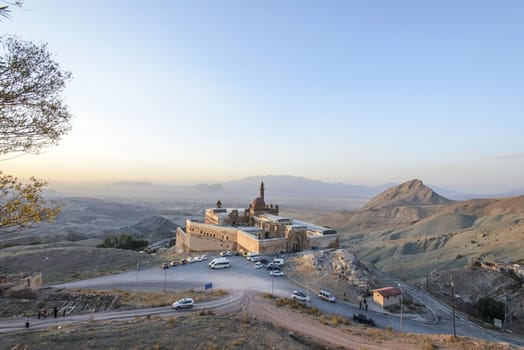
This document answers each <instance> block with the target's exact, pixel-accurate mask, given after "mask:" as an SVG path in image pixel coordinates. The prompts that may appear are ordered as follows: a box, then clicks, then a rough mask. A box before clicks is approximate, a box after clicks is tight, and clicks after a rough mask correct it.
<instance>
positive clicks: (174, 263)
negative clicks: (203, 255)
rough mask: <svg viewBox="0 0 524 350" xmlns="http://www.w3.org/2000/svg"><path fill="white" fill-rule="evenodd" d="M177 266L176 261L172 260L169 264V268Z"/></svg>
mask: <svg viewBox="0 0 524 350" xmlns="http://www.w3.org/2000/svg"><path fill="white" fill-rule="evenodd" d="M177 265H178V262H177V261H176V260H172V261H171V262H170V263H169V266H177Z"/></svg>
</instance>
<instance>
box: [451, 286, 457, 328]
mask: <svg viewBox="0 0 524 350" xmlns="http://www.w3.org/2000/svg"><path fill="white" fill-rule="evenodd" d="M450 279H451V308H452V310H453V337H454V338H456V337H457V330H456V328H455V283H453V277H451V278H450Z"/></svg>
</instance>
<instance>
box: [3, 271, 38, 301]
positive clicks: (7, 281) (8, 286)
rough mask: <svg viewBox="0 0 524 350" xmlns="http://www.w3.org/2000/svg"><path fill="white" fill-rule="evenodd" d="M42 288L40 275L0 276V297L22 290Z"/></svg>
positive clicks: (36, 273)
mask: <svg viewBox="0 0 524 350" xmlns="http://www.w3.org/2000/svg"><path fill="white" fill-rule="evenodd" d="M40 288H42V273H41V272H35V273H31V274H23V273H22V274H20V273H19V274H9V275H0V295H2V296H3V295H7V294H9V293H11V292H17V291H19V290H23V289H32V290H37V289H40Z"/></svg>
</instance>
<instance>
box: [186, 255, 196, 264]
mask: <svg viewBox="0 0 524 350" xmlns="http://www.w3.org/2000/svg"><path fill="white" fill-rule="evenodd" d="M186 261H187V262H188V263H190V264H191V263H194V262H195V258H193V257H192V256H189V257H188V258H187V259H186Z"/></svg>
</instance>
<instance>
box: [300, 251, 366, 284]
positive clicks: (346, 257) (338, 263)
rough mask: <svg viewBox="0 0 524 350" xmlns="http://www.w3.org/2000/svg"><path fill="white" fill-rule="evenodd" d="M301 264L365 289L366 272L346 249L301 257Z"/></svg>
mask: <svg viewBox="0 0 524 350" xmlns="http://www.w3.org/2000/svg"><path fill="white" fill-rule="evenodd" d="M301 259H302V263H303V264H304V265H305V266H307V267H310V268H313V269H316V270H323V271H326V272H327V273H330V274H333V275H335V276H336V277H338V278H339V279H344V280H347V282H348V283H350V284H353V285H355V286H359V287H363V288H366V287H367V285H368V282H369V278H368V272H367V269H366V267H365V266H364V265H362V264H361V263H360V260H358V258H357V257H356V256H355V255H353V254H351V253H350V252H349V251H348V250H347V249H336V250H329V251H320V252H314V253H310V254H305V255H303V256H302V258H301Z"/></svg>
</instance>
